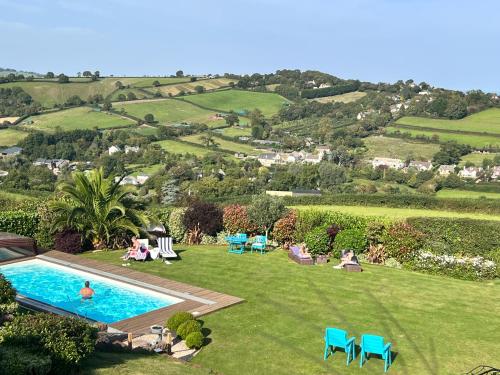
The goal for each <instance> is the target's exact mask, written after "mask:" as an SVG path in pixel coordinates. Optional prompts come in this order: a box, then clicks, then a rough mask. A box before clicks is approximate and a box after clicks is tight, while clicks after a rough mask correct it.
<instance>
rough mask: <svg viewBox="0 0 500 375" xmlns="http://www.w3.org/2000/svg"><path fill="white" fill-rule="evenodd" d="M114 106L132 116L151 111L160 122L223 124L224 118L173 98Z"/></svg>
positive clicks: (142, 116) (122, 103)
mask: <svg viewBox="0 0 500 375" xmlns="http://www.w3.org/2000/svg"><path fill="white" fill-rule="evenodd" d="M115 108H116V109H118V110H120V109H121V108H123V109H124V110H125V111H126V112H127V113H128V114H130V115H132V116H136V117H139V118H141V119H143V118H144V116H145V115H147V114H148V113H151V114H153V115H154V117H155V120H156V121H158V122H159V123H162V124H172V123H178V122H199V123H205V124H207V125H210V124H212V125H214V124H218V125H219V124H223V123H224V120H220V119H215V118H214V115H215V113H214V112H212V111H208V110H205V109H201V108H199V107H196V106H194V105H192V104H190V103H188V102H184V101H181V100H175V99H163V100H151V101H145V102H142V103H140V102H136V103H126V102H121V103H120V104H116V105H115Z"/></svg>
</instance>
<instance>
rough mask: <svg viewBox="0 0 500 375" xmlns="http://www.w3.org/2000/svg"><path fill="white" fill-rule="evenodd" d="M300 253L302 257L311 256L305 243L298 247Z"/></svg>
mask: <svg viewBox="0 0 500 375" xmlns="http://www.w3.org/2000/svg"><path fill="white" fill-rule="evenodd" d="M299 251H300V255H301V256H302V257H307V256H308V257H311V254H309V250H307V246H306V244H305V243H303V244H301V245H300V247H299Z"/></svg>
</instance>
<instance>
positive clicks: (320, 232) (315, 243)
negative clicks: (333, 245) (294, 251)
mask: <svg viewBox="0 0 500 375" xmlns="http://www.w3.org/2000/svg"><path fill="white" fill-rule="evenodd" d="M326 229H327V227H326V226H324V225H323V226H321V227H317V228H314V229H312V230H311V231H310V232H308V233H307V234H306V235H305V238H304V242H305V243H306V246H307V249H308V250H309V253H311V255H313V256H317V255H323V254H326V253H328V251H329V249H328V244H329V237H328V233H327V232H326Z"/></svg>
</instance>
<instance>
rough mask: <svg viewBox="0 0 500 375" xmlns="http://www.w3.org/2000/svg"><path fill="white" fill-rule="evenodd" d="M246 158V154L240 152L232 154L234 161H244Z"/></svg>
mask: <svg viewBox="0 0 500 375" xmlns="http://www.w3.org/2000/svg"><path fill="white" fill-rule="evenodd" d="M246 156H247V155H246V154H244V153H242V152H236V153H235V154H234V157H235V158H236V159H245V158H246Z"/></svg>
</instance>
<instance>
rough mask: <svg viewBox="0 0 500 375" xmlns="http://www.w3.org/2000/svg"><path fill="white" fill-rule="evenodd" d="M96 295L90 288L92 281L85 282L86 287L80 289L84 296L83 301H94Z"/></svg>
mask: <svg viewBox="0 0 500 375" xmlns="http://www.w3.org/2000/svg"><path fill="white" fill-rule="evenodd" d="M94 294H95V292H94V289H92V288H91V287H90V281H85V286H84V287H83V288H82V289H80V295H81V296H82V299H83V300H87V299H92V297H93V296H94Z"/></svg>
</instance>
